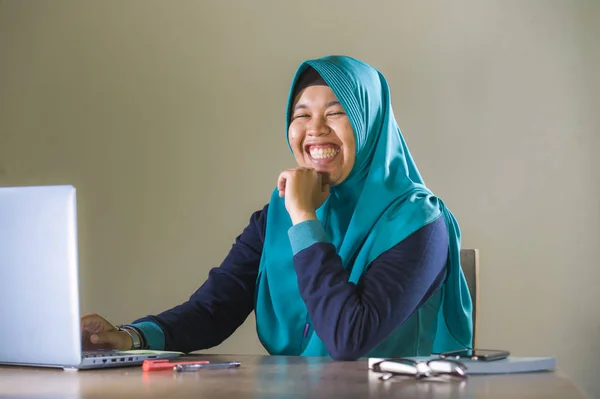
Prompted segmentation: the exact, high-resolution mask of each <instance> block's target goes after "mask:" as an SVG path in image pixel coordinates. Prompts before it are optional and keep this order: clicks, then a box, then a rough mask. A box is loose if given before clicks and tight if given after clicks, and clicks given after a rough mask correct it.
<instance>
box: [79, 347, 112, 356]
mask: <svg viewBox="0 0 600 399" xmlns="http://www.w3.org/2000/svg"><path fill="white" fill-rule="evenodd" d="M118 354H120V351H117V350H111V349H97V350H84V351H83V352H82V353H81V355H82V356H83V357H88V358H89V357H106V356H114V355H118Z"/></svg>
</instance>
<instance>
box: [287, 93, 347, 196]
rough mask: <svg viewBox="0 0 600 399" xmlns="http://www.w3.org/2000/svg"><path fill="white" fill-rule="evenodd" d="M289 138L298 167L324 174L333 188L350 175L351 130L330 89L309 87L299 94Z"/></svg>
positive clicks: (296, 99) (342, 109)
mask: <svg viewBox="0 0 600 399" xmlns="http://www.w3.org/2000/svg"><path fill="white" fill-rule="evenodd" d="M288 138H289V142H290V147H291V148H292V152H293V153H294V157H295V158H296V162H297V163H298V166H301V167H305V168H311V169H315V170H316V171H317V172H321V173H324V174H326V175H327V177H328V181H329V184H331V185H332V186H335V185H338V184H340V183H341V182H343V181H344V180H345V179H346V178H347V177H348V175H349V174H350V172H351V171H352V167H353V166H354V162H355V158H356V140H355V137H354V130H353V129H352V124H351V123H350V119H349V118H348V115H347V114H346V112H345V111H344V108H342V105H341V104H340V102H339V100H338V99H337V97H336V95H335V94H334V93H333V90H331V88H330V87H329V86H322V85H317V86H308V87H307V88H305V89H304V90H302V91H301V92H300V93H298V95H297V96H296V98H295V100H294V103H293V105H292V117H291V120H290V126H289V129H288Z"/></svg>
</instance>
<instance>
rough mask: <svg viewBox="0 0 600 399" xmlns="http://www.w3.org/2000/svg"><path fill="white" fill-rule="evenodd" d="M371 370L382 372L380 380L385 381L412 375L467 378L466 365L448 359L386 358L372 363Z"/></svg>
mask: <svg viewBox="0 0 600 399" xmlns="http://www.w3.org/2000/svg"><path fill="white" fill-rule="evenodd" d="M371 367H372V369H373V371H377V372H380V373H384V374H383V375H382V376H381V377H379V379H380V380H383V381H387V380H389V379H390V378H392V377H394V376H400V375H404V376H414V377H415V378H416V379H421V378H428V377H440V376H449V377H456V378H460V379H465V378H467V367H466V366H465V365H464V364H462V363H461V362H457V361H455V360H449V359H443V360H441V359H432V360H429V361H426V362H425V361H417V360H414V359H405V358H397V359H386V360H382V361H380V362H377V363H375V364H373V365H372V366H371Z"/></svg>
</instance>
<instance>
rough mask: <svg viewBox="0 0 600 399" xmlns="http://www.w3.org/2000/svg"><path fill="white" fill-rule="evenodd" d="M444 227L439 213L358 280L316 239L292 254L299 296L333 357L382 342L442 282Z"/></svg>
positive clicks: (332, 249) (343, 357) (358, 352)
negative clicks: (436, 217)
mask: <svg viewBox="0 0 600 399" xmlns="http://www.w3.org/2000/svg"><path fill="white" fill-rule="evenodd" d="M447 258H448V231H447V229H446V224H445V221H444V218H443V217H440V218H438V219H437V220H436V221H434V222H432V223H430V224H428V225H426V226H424V227H422V228H421V229H419V230H418V231H416V232H415V233H413V234H411V235H410V236H408V237H407V238H405V239H404V240H402V241H401V242H400V243H399V244H397V245H396V246H394V247H393V248H391V249H389V250H388V251H386V252H384V253H383V254H381V255H380V256H379V257H378V258H377V259H375V260H374V261H373V262H372V263H371V264H370V265H369V268H368V270H367V272H366V273H365V274H364V275H363V276H362V277H361V279H360V280H359V281H358V283H357V284H353V283H350V282H348V278H349V273H348V271H347V270H346V269H344V267H343V266H342V263H341V259H340V257H339V256H338V254H337V252H336V249H335V247H334V246H333V245H332V244H330V243H328V242H316V243H314V244H312V245H310V246H309V247H307V248H305V249H302V250H301V251H300V252H298V253H296V255H294V266H295V269H296V274H297V276H298V286H299V288H300V294H301V295H302V298H303V299H304V302H305V303H306V306H307V308H308V313H309V316H310V318H311V320H312V323H313V327H314V329H315V332H316V333H317V335H318V336H319V338H320V339H321V340H322V341H323V343H324V344H325V347H326V348H327V351H328V353H329V355H330V356H331V357H332V358H333V359H336V360H354V359H358V358H359V357H362V356H364V355H366V354H367V353H368V352H369V351H370V350H372V349H373V348H374V347H375V346H377V345H378V344H380V343H381V342H382V341H383V340H384V339H385V338H386V337H387V336H389V334H391V333H392V332H393V331H394V330H395V329H396V328H397V327H398V326H399V325H400V324H401V323H402V322H404V321H405V320H406V319H408V318H409V317H410V316H411V315H412V314H413V313H414V312H415V310H417V309H418V308H419V307H420V306H421V304H423V303H424V302H426V301H427V300H428V299H429V298H430V296H431V295H432V294H433V293H434V292H435V291H436V290H437V289H438V288H439V287H440V286H441V284H442V283H443V281H444V278H445V275H446V269H445V266H446V262H447Z"/></svg>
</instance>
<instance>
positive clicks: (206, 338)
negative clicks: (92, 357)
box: [134, 206, 267, 353]
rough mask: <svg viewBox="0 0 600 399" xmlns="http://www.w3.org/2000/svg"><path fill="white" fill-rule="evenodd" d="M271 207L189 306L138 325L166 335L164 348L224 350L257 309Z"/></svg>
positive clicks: (252, 222)
mask: <svg viewBox="0 0 600 399" xmlns="http://www.w3.org/2000/svg"><path fill="white" fill-rule="evenodd" d="M266 215H267V206H265V207H264V208H263V210H262V211H258V212H255V213H254V214H253V215H252V217H251V218H250V223H249V224H248V226H247V227H246V228H245V229H244V231H243V232H242V234H240V235H239V236H238V237H237V238H236V240H235V243H234V244H233V246H232V248H231V251H230V252H229V254H228V255H227V257H226V258H225V260H224V261H223V263H222V264H221V266H220V267H216V268H213V269H211V271H210V272H209V275H208V279H207V280H206V282H205V283H204V284H203V285H202V286H201V287H200V288H198V290H197V291H196V292H195V293H194V294H193V295H191V297H190V298H189V300H188V301H186V302H184V303H183V304H181V305H178V306H175V307H174V308H172V309H169V310H167V311H165V312H162V313H160V314H158V315H156V316H147V317H144V318H141V319H138V320H136V321H134V323H143V322H153V323H156V324H158V326H159V327H160V329H161V330H162V332H163V333H164V349H165V350H173V351H180V352H186V353H188V352H192V351H196V350H200V349H206V348H210V347H213V346H216V345H219V344H220V343H221V342H223V341H224V340H225V339H226V338H228V337H229V336H230V335H231V334H233V332H234V331H235V330H236V329H237V328H238V327H239V326H240V325H241V324H242V323H243V322H244V320H246V318H247V317H248V315H249V314H250V312H252V310H254V291H255V288H256V278H257V275H258V267H259V264H260V258H261V253H262V248H263V243H264V231H265V226H266Z"/></svg>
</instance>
